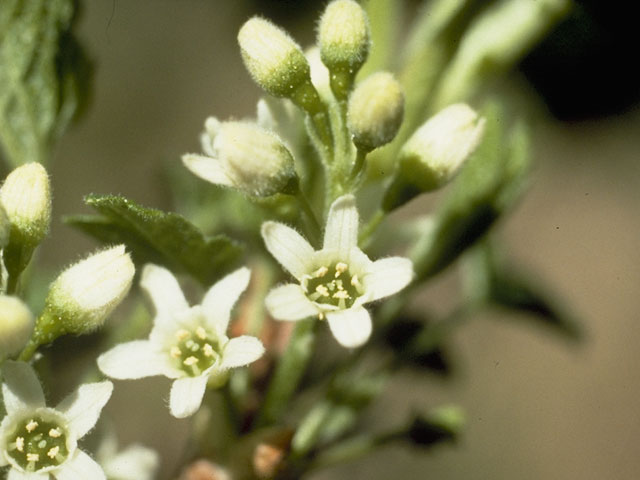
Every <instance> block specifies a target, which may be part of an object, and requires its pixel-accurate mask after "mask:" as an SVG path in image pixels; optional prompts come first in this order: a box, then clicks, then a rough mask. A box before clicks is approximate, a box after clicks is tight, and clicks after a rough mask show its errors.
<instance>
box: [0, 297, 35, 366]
mask: <svg viewBox="0 0 640 480" xmlns="http://www.w3.org/2000/svg"><path fill="white" fill-rule="evenodd" d="M33 326H34V318H33V315H32V314H31V311H30V310H29V308H28V307H27V306H26V305H25V304H24V303H23V302H22V301H21V300H20V299H18V298H16V297H12V296H8V295H2V294H0V360H3V359H5V358H8V357H12V356H13V355H16V354H17V353H18V352H20V350H22V348H23V347H24V346H25V344H26V343H27V341H28V340H29V337H30V336H31V332H32V331H33Z"/></svg>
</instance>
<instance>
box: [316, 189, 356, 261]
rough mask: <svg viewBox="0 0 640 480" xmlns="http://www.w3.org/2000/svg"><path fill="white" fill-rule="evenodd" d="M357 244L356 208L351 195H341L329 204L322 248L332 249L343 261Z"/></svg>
mask: <svg viewBox="0 0 640 480" xmlns="http://www.w3.org/2000/svg"><path fill="white" fill-rule="evenodd" d="M357 245H358V210H357V209H356V199H355V197H354V196H353V195H343V196H342V197H340V198H338V199H337V200H336V201H335V202H333V203H332V204H331V208H330V209H329V215H328V216H327V227H326V229H325V232H324V244H323V246H322V249H323V250H332V251H335V252H336V253H337V256H338V257H339V258H341V259H343V261H348V260H349V253H350V251H351V248H353V247H355V246H357Z"/></svg>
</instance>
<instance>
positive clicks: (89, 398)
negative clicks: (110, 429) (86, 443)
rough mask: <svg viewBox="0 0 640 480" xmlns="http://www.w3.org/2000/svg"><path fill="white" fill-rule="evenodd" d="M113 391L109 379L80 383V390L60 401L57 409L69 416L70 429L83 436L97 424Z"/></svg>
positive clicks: (78, 435)
mask: <svg viewBox="0 0 640 480" xmlns="http://www.w3.org/2000/svg"><path fill="white" fill-rule="evenodd" d="M112 392H113V383H111V382H109V381H105V382H99V383H87V384H84V385H80V387H79V388H78V390H76V391H75V392H74V393H72V394H71V395H69V396H68V397H67V398H65V399H64V400H62V402H60V404H59V405H58V406H57V407H56V410H58V411H60V412H61V413H63V414H64V416H65V417H66V418H67V420H68V422H69V430H70V431H72V432H73V433H74V434H75V436H76V437H77V438H82V437H83V436H84V435H85V434H86V433H87V432H88V431H89V430H91V429H92V428H93V427H94V426H95V424H96V422H97V421H98V417H100V412H102V407H104V406H105V405H106V403H107V402H108V401H109V398H110V397H111V393H112Z"/></svg>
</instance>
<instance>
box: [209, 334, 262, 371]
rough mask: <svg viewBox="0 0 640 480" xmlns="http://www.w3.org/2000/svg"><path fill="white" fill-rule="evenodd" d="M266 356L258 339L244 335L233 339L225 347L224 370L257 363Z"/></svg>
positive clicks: (223, 354) (223, 355) (223, 356)
mask: <svg viewBox="0 0 640 480" xmlns="http://www.w3.org/2000/svg"><path fill="white" fill-rule="evenodd" d="M263 354H264V346H262V342H261V341H260V340H258V339H257V338H256V337H250V336H249V335H243V336H241V337H236V338H232V339H231V340H229V341H228V342H227V344H226V345H225V346H224V351H223V353H222V365H221V366H220V367H221V368H223V369H227V368H235V367H242V366H244V365H248V364H250V363H252V362H255V361H256V360H257V359H259V358H260V357H261V356H262V355H263Z"/></svg>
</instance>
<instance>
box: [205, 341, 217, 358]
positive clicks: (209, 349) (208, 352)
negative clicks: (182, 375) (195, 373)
mask: <svg viewBox="0 0 640 480" xmlns="http://www.w3.org/2000/svg"><path fill="white" fill-rule="evenodd" d="M202 351H203V352H204V356H205V357H213V355H214V354H215V351H214V350H213V347H212V346H211V345H210V344H209V343H205V344H204V347H202Z"/></svg>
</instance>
